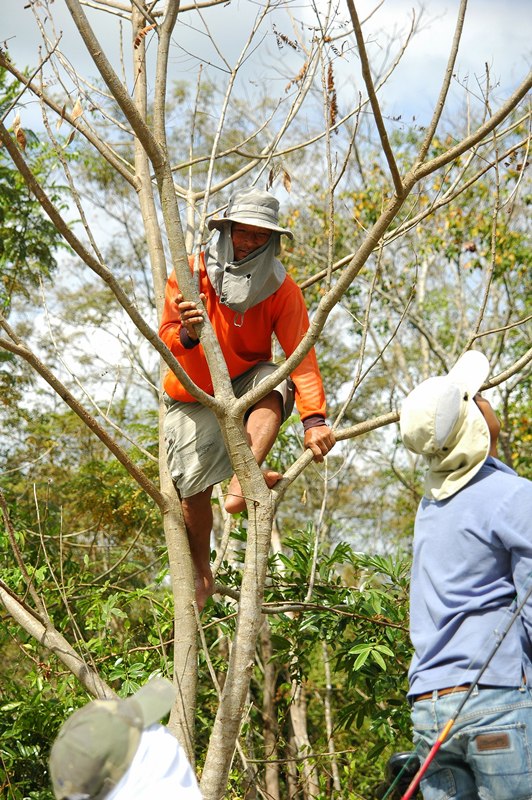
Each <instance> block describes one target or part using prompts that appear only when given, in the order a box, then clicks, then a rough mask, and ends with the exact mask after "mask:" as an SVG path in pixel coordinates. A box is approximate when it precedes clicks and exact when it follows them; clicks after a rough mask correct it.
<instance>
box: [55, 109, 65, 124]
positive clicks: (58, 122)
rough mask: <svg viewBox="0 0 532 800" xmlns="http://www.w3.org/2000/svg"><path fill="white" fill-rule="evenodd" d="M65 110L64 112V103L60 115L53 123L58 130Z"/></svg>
mask: <svg viewBox="0 0 532 800" xmlns="http://www.w3.org/2000/svg"><path fill="white" fill-rule="evenodd" d="M65 112H66V105H64V106H63V108H62V109H61V116H60V117H59V119H58V120H57V122H56V123H55V127H56V128H57V130H59V128H60V127H61V125H62V124H63V120H64V118H65Z"/></svg>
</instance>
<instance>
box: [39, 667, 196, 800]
mask: <svg viewBox="0 0 532 800" xmlns="http://www.w3.org/2000/svg"><path fill="white" fill-rule="evenodd" d="M174 699H175V690H174V688H173V686H172V684H171V683H170V681H167V680H166V679H165V678H154V679H153V680H151V681H149V682H148V683H147V684H145V685H144V686H143V687H142V688H141V689H139V690H138V691H137V692H136V693H135V694H134V695H132V696H131V697H128V698H126V699H125V700H124V699H119V700H93V701H92V702H91V703H88V704H87V705H86V706H83V708H79V709H78V710H77V711H74V713H73V714H72V715H71V716H70V717H69V718H68V719H67V720H66V722H65V723H64V724H63V725H62V727H61V729H60V731H59V733H58V735H57V738H56V740H55V742H54V743H53V745H52V749H51V751H50V777H51V780H52V786H53V790H54V794H55V796H56V798H57V800H201V794H200V791H199V789H198V785H197V783H196V778H195V775H194V773H193V772H192V769H191V767H190V764H189V763H188V761H187V758H186V756H185V753H184V751H183V749H182V748H181V746H180V744H179V742H178V741H177V739H176V738H175V737H174V736H172V734H171V733H169V731H168V730H167V729H166V728H165V727H164V726H163V725H158V724H156V723H157V722H158V721H159V720H160V719H161V717H163V716H165V715H166V714H167V713H168V712H169V711H170V708H171V706H172V703H173V702H174Z"/></svg>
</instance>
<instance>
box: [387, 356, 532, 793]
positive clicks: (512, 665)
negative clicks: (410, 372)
mask: <svg viewBox="0 0 532 800" xmlns="http://www.w3.org/2000/svg"><path fill="white" fill-rule="evenodd" d="M488 372H489V364H488V361H487V359H486V358H485V356H484V355H483V354H482V353H479V352H476V351H468V352H467V353H465V354H464V355H463V356H462V357H461V358H460V359H459V361H458V362H457V363H456V365H455V366H454V367H453V368H452V369H451V370H450V372H449V373H448V374H447V375H445V376H441V377H435V378H429V379H428V380H426V381H424V382H423V383H421V384H420V385H419V386H418V387H416V389H414V390H413V391H412V392H411V393H410V394H409V395H408V397H407V398H406V399H405V401H404V403H403V407H402V410H401V422H400V425H401V435H402V438H403V442H404V444H405V446H406V447H407V448H408V449H409V450H410V451H411V452H413V453H416V454H419V455H422V456H423V457H424V458H425V461H426V463H427V472H426V476H425V487H424V497H423V498H422V500H421V503H420V505H419V508H418V512H417V515H416V522H415V529H414V545H413V546H414V560H413V566H412V580H411V595H410V634H411V639H412V644H413V646H414V656H413V659H412V663H411V666H410V670H409V683H410V688H409V692H408V697H409V701H410V703H411V705H412V721H413V726H414V741H415V743H416V750H417V752H418V754H419V756H420V758H421V760H423V759H424V758H425V757H426V756H427V754H428V752H429V750H430V748H431V747H432V745H433V744H434V743H435V742H436V740H437V738H438V735H439V734H440V733H441V731H442V729H443V727H444V726H445V723H446V722H447V721H448V720H450V719H452V718H453V717H454V714H455V712H456V710H457V708H458V704H459V702H460V698H461V697H463V692H466V691H467V690H468V688H469V687H470V685H471V683H472V681H473V678H474V676H475V674H476V673H477V671H478V670H479V668H480V667H481V666H482V664H483V663H484V661H485V658H486V654H487V653H488V652H489V651H490V650H491V648H492V647H493V644H494V642H495V641H496V638H497V637H498V635H500V633H501V631H502V630H504V628H505V625H506V623H507V621H508V619H509V616H510V615H511V612H512V611H513V610H514V608H515V598H516V596H517V598H521V597H523V595H524V594H525V592H526V591H527V590H528V589H529V587H530V585H531V581H532V482H530V481H528V480H525V479H524V478H519V477H518V476H517V474H516V473H515V472H514V471H513V470H511V469H509V468H508V467H507V466H506V465H505V464H503V463H502V462H501V461H499V460H498V459H497V457H496V456H497V438H498V435H499V432H500V424H499V421H498V419H497V416H496V415H495V413H494V411H493V409H492V408H491V406H490V404H489V403H488V401H487V400H485V399H484V398H482V396H481V395H480V394H479V390H480V388H481V386H482V384H483V383H484V381H485V379H486V378H487V376H488ZM531 634H532V601H531V602H527V604H526V605H525V608H524V609H523V611H522V613H521V615H520V616H519V618H518V619H517V620H516V622H515V623H514V624H513V625H512V627H511V628H510V630H509V631H508V634H507V635H506V636H505V637H504V639H503V641H502V644H501V646H500V647H499V649H498V650H497V652H496V654H495V655H494V657H493V658H492V660H491V662H490V663H489V665H488V667H487V669H486V670H485V672H484V673H483V674H482V677H481V683H480V684H479V685H478V687H476V688H475V689H474V690H473V692H472V694H471V697H470V698H469V699H468V700H467V702H466V704H465V706H464V708H463V710H462V711H461V713H460V714H459V716H458V717H457V719H456V721H455V723H454V725H453V727H452V729H451V734H450V735H449V736H448V738H447V739H446V740H445V741H444V742H443V744H442V746H441V747H440V749H439V750H438V752H437V755H436V757H435V758H434V760H433V761H432V763H431V764H430V766H429V768H428V769H427V772H426V773H425V776H424V778H423V780H422V782H421V789H422V792H423V797H424V799H425V800H444V798H456V799H457V800H530V799H531V798H532V695H531V692H530V689H529V687H530V686H532V639H531Z"/></svg>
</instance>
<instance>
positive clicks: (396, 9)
mask: <svg viewBox="0 0 532 800" xmlns="http://www.w3.org/2000/svg"><path fill="white" fill-rule="evenodd" d="M9 3H10V9H9V14H8V15H7V18H6V19H4V25H3V41H4V43H5V44H4V45H3V46H4V47H7V48H8V51H9V53H10V55H11V58H12V59H13V60H14V61H15V63H17V64H18V65H28V66H29V65H34V64H36V63H37V58H38V49H37V48H38V45H39V33H38V30H37V28H36V26H35V23H34V18H33V14H32V11H31V9H29V8H25V6H27V5H28V0H9ZM183 3H184V0H183ZM317 4H318V6H319V7H320V8H321V9H325V7H326V3H325V0H317ZM458 6H459V2H458V0H427V2H426V3H425V9H424V10H423V13H422V15H421V23H422V24H421V30H420V32H419V33H418V34H417V35H416V36H415V38H414V39H413V41H412V42H411V44H410V45H409V47H408V49H407V52H406V54H405V56H404V58H403V60H402V62H401V64H400V66H399V68H398V69H397V70H396V72H395V74H394V76H392V78H391V80H390V82H389V84H388V86H387V88H386V90H385V91H384V92H383V95H382V97H383V101H384V103H385V105H386V109H387V112H388V113H389V114H390V115H394V114H395V115H403V116H411V117H414V116H415V117H417V118H419V117H420V116H426V115H429V114H430V112H431V110H432V107H433V103H434V100H435V98H436V97H437V95H438V91H439V86H440V83H441V80H442V77H443V74H444V71H445V65H446V62H447V57H448V53H449V48H450V45H451V41H452V37H453V31H454V25H455V20H456V15H457V10H458ZM356 7H357V11H358V13H359V16H360V18H361V19H364V18H365V17H366V16H367V15H368V14H369V12H370V11H371V10H373V9H375V8H377V10H376V11H375V13H374V14H373V15H372V16H371V18H370V20H369V22H368V23H367V25H366V26H365V27H364V33H365V36H366V41H367V48H368V52H369V54H370V56H371V57H372V58H374V59H375V63H376V64H378V63H379V61H380V60H382V58H383V55H384V53H385V52H386V47H387V40H386V33H387V34H388V35H389V36H391V35H392V34H394V33H395V34H400V35H401V34H402V35H404V33H405V32H406V30H407V29H408V27H409V21H410V19H411V16H412V12H413V11H415V13H416V16H417V17H419V15H420V8H421V6H420V3H419V2H413V1H412V0H384V2H380V3H378V2H376V0H371V1H370V0H357V2H356ZM50 8H51V10H52V12H53V15H54V19H55V20H56V30H57V31H58V32H59V31H60V32H61V33H62V41H61V48H62V50H64V52H65V53H66V55H67V57H68V58H69V59H70V60H71V61H72V63H73V64H74V65H75V66H76V67H77V68H78V69H80V70H81V71H82V72H83V73H85V74H89V75H94V74H95V69H94V67H93V65H92V62H91V60H90V58H89V56H88V54H87V53H86V52H85V50H84V47H83V44H82V42H81V40H80V37H79V35H78V33H77V31H75V29H74V26H73V23H72V21H71V19H70V15H69V13H68V10H67V9H66V6H65V3H64V0H55V2H53V4H52V5H51V6H50ZM259 8H260V5H259V3H257V2H255V0H232V2H231V3H226V4H224V5H223V6H221V7H220V8H215V9H209V10H208V11H206V12H205V14H204V19H205V20H206V22H207V24H208V25H209V29H210V31H211V32H212V34H213V36H214V38H215V39H216V42H217V44H218V45H219V47H220V51H221V52H222V53H223V54H224V56H225V57H226V58H227V59H228V61H232V60H233V59H234V58H236V56H237V54H238V52H239V50H240V47H241V46H242V43H243V42H244V41H245V38H246V35H247V30H248V28H249V24H250V22H251V20H252V19H253V17H254V15H255V14H256V13H257V10H258V9H259ZM284 8H285V9H287V10H288V12H289V15H290V16H291V17H292V19H293V20H294V30H295V29H296V28H297V27H298V25H299V26H300V27H304V26H305V24H307V25H312V23H313V18H312V17H311V15H310V13H309V11H308V9H307V8H305V4H304V3H303V2H301V0H289V2H286V3H284ZM335 8H336V9H337V10H338V18H339V19H344V20H347V10H346V6H345V4H344V3H343V2H342V0H337V3H336V5H335ZM86 13H87V15H88V17H89V19H90V20H91V21H94V23H95V30H96V33H97V35H98V36H99V37H100V39H101V42H102V45H103V47H104V51H105V52H106V54H107V55H108V57H109V58H110V60H111V61H112V62H113V63H114V65H115V66H116V67H117V68H119V65H120V53H119V48H118V47H117V30H118V28H117V23H116V21H114V20H113V18H112V17H110V16H109V15H101V14H95V12H94V11H92V10H91V9H90V8H88V9H87V10H86ZM194 14H195V12H193V13H188V14H184V15H183V17H182V20H183V21H182V22H180V23H179V25H178V26H177V27H176V30H175V35H174V41H173V48H172V53H171V58H170V71H171V77H172V78H174V79H188V80H191V81H195V80H196V77H197V62H196V60H195V58H193V54H201V55H202V57H203V58H205V59H206V60H207V61H208V62H209V63H210V64H214V65H217V66H216V67H214V74H216V70H217V69H219V68H220V67H221V66H222V60H221V57H220V54H219V53H218V52H216V50H215V49H214V48H213V47H212V43H211V42H210V40H209V38H208V36H207V33H206V30H205V28H204V27H203V24H202V22H201V20H200V19H199V18H198V17H197V16H196V17H195V18H194ZM180 19H181V18H180ZM277 19H278V26H279V29H280V30H282V31H283V32H285V33H286V34H287V35H289V36H291V35H292V31H291V30H290V23H289V22H288V19H289V17H288V15H287V14H285V13H283V16H282V17H281V16H279V17H277ZM47 26H49V23H48V22H47ZM382 31H385V32H386V33H382ZM270 37H271V39H272V42H271V44H270V46H268V42H265V44H266V50H267V51H268V53H269V59H270V62H272V61H275V59H277V60H278V61H279V60H282V61H283V62H284V64H285V65H288V63H289V60H290V58H291V57H292V53H291V51H290V48H288V47H285V48H284V49H283V50H279V49H278V48H277V47H276V46H275V38H274V37H273V36H272V35H271V27H270ZM531 42H532V14H531V13H530V2H529V0H507V2H505V3H503V2H501V0H470V2H469V6H468V11H467V16H466V24H465V29H464V35H463V40H462V44H461V48H460V53H459V58H458V63H457V70H456V77H457V80H456V81H455V82H454V86H455V89H456V91H457V92H458V93H459V88H458V81H461V82H464V83H467V84H468V85H469V87H470V88H473V89H476V88H477V79H478V80H479V81H483V79H484V75H485V65H486V64H487V65H488V66H489V69H490V75H491V81H492V83H500V88H501V96H504V94H506V92H507V90H508V89H509V88H513V87H515V86H516V85H517V83H518V82H519V81H520V80H522V78H523V77H524V76H525V75H526V73H527V72H528V69H529V68H530V63H531V60H532V59H531V44H530V43H531ZM0 46H2V43H1V42H0ZM262 46H263V45H262ZM396 49H397V40H396V43H395V44H394V45H393V46H392V50H396ZM356 62H357V56H356V55H355V54H354V53H351V54H349V55H347V57H345V56H344V57H342V59H338V64H337V67H338V70H339V74H340V75H341V76H343V78H344V80H345V81H350V80H352V75H353V74H354V73H356V71H357V69H358V64H357V63H356ZM253 63H255V62H253ZM253 63H252V59H250V61H249V62H248V66H247V68H246V69H247V72H245V78H246V80H247V81H248V82H249V87H250V88H251V90H252V87H253V85H255V84H256V82H257V81H260V80H261V71H260V70H261V66H260V65H257V66H253ZM270 66H271V64H270ZM221 74H222V75H223V78H224V79H225V74H224V73H223V69H222V70H221ZM263 74H264V72H263V73H262V75H263ZM273 85H274V84H272V86H273Z"/></svg>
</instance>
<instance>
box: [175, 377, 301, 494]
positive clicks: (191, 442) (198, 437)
mask: <svg viewBox="0 0 532 800" xmlns="http://www.w3.org/2000/svg"><path fill="white" fill-rule="evenodd" d="M276 369H278V366H277V364H272V363H270V362H266V363H265V362H263V363H261V364H257V365H256V366H254V367H252V368H251V369H249V370H248V371H247V372H244V374H243V375H239V376H238V378H235V379H234V380H233V381H231V383H232V386H233V391H234V393H235V396H236V397H242V395H243V394H245V393H246V392H247V391H249V390H250V389H253V388H254V387H255V386H258V384H259V383H261V382H262V381H263V380H264V379H265V378H267V377H268V376H269V375H271V374H272V372H275V370H276ZM274 391H276V392H279V394H280V395H281V397H282V400H283V421H284V420H285V419H287V418H288V417H289V416H290V414H291V413H292V409H293V407H294V384H293V383H292V381H291V380H290V378H288V379H287V380H284V381H282V383H280V384H279V386H276V387H275V390H274ZM164 400H165V403H166V406H167V410H166V416H165V420H164V439H165V443H166V455H167V458H168V467H169V470H170V474H171V476H172V480H173V482H174V485H175V487H176V489H177V490H178V492H179V494H180V496H181V497H191V496H192V495H194V494H198V493H199V492H203V491H205V489H207V488H208V487H209V486H214V484H215V483H220V481H223V480H225V479H226V478H230V477H231V475H232V474H233V467H232V466H231V461H230V459H229V454H228V453H227V450H226V448H225V443H224V440H223V437H222V432H221V430H220V426H219V425H218V421H217V419H216V417H215V415H214V414H213V413H212V411H211V410H210V408H207V407H206V406H203V405H202V404H201V403H182V402H180V401H178V400H173V399H172V398H171V397H168V395H165V396H164ZM245 416H246V415H244V418H245Z"/></svg>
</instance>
